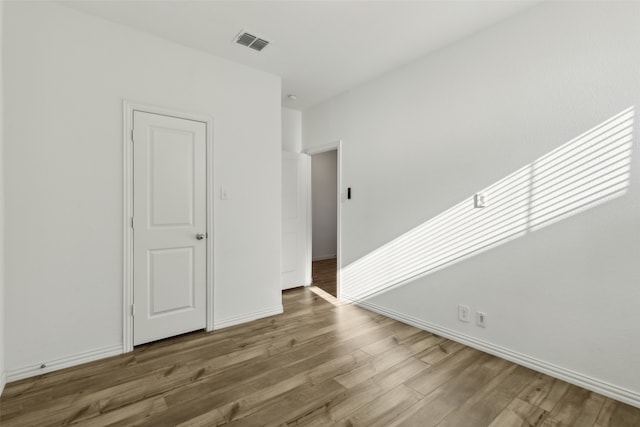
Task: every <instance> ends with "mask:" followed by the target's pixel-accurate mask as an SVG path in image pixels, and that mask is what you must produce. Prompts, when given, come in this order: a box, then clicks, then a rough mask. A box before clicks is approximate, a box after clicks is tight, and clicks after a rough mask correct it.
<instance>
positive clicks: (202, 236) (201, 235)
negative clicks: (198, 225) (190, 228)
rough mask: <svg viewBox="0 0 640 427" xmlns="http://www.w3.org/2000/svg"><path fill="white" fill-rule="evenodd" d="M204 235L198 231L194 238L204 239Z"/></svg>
mask: <svg viewBox="0 0 640 427" xmlns="http://www.w3.org/2000/svg"><path fill="white" fill-rule="evenodd" d="M204 236H205V234H204V233H198V234H196V239H198V240H202V239H204Z"/></svg>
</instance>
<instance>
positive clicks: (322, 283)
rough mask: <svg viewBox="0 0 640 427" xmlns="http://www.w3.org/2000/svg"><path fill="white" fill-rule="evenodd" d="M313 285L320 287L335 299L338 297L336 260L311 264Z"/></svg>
mask: <svg viewBox="0 0 640 427" xmlns="http://www.w3.org/2000/svg"><path fill="white" fill-rule="evenodd" d="M311 274H312V276H313V285H314V286H317V287H319V288H320V289H322V290H323V291H325V292H328V293H330V294H331V295H333V296H334V297H336V296H338V294H337V293H336V292H337V289H336V259H335V258H331V259H323V260H321V261H313V263H312V264H311Z"/></svg>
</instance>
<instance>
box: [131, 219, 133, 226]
mask: <svg viewBox="0 0 640 427" xmlns="http://www.w3.org/2000/svg"><path fill="white" fill-rule="evenodd" d="M131 228H133V217H131Z"/></svg>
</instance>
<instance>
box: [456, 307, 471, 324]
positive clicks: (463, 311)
mask: <svg viewBox="0 0 640 427" xmlns="http://www.w3.org/2000/svg"><path fill="white" fill-rule="evenodd" d="M469 312H470V311H469V306H468V305H464V304H459V305H458V320H459V321H461V322H468V321H469Z"/></svg>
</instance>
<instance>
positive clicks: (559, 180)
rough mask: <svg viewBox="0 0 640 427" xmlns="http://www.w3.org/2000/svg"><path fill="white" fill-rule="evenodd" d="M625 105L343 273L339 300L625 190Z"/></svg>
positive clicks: (629, 112) (628, 134)
mask: <svg viewBox="0 0 640 427" xmlns="http://www.w3.org/2000/svg"><path fill="white" fill-rule="evenodd" d="M633 115H634V108H633V107H630V108H628V109H626V110H624V111H622V112H621V113H619V114H617V115H616V116H614V117H612V118H611V119H609V120H607V121H605V122H604V123H602V124H600V125H598V126H596V127H594V128H593V129H590V130H589V131H587V132H585V133H584V134H582V135H580V136H578V137H577V138H574V139H573V140H571V141H569V142H567V143H566V144H564V145H562V146H560V147H559V148H557V149H555V150H553V151H551V152H550V153H548V154H546V155H544V156H542V157H540V158H539V159H537V160H536V161H534V162H533V163H531V164H529V165H527V166H525V167H523V168H521V169H519V170H517V171H516V172H514V173H512V174H511V175H509V176H507V177H505V178H503V179H502V180H500V181H498V182H497V183H495V184H493V185H491V186H489V187H487V188H485V189H483V190H481V191H480V193H482V194H483V195H484V196H485V199H486V201H487V205H486V207H485V208H481V209H477V208H474V197H473V196H470V197H468V198H467V199H465V200H463V201H462V202H460V203H459V204H457V205H455V206H454V207H452V208H450V209H449V210H447V211H445V212H443V213H441V214H439V215H437V216H435V217H434V218H432V219H430V220H428V221H427V222H425V223H423V224H421V225H419V226H418V227H416V228H414V229H413V230H410V231H409V232H407V233H405V234H403V235H402V236H400V237H398V238H396V239H394V240H392V241H391V242H389V243H387V244H386V245H384V246H381V247H380V248H378V249H376V250H374V251H372V252H370V253H369V254H367V255H365V256H364V257H362V258H360V259H359V260H357V261H354V262H353V263H351V264H350V265H348V266H346V267H344V268H343V269H342V270H341V294H342V296H343V297H346V298H349V299H353V300H362V299H364V298H367V297H370V296H373V295H375V294H377V293H379V292H382V291H385V290H387V289H389V288H391V287H395V286H399V285H402V284H403V283H406V282H408V281H410V280H413V279H416V278H418V277H421V276H424V275H426V274H429V273H432V272H434V271H436V270H438V269H441V268H444V267H447V266H449V265H451V264H453V263H455V262H458V261H461V260H463V259H465V258H468V257H470V256H473V255H476V254H478V253H480V252H482V251H486V250H488V249H490V248H492V247H495V246H497V245H500V244H503V243H505V242H507V241H509V240H512V239H515V238H517V237H521V236H522V235H524V234H526V233H527V232H529V231H534V230H537V229H539V228H542V227H544V226H546V225H549V224H551V223H553V222H556V221H559V220H561V219H564V218H567V217H568V216H571V215H575V214H576V213H578V212H581V211H584V210H586V209H589V208H591V207H593V206H596V205H598V204H601V203H603V202H605V201H607V200H611V199H612V198H615V197H618V196H620V195H622V194H624V192H626V190H627V187H628V186H629V178H630V173H631V149H632V144H633V138H632V131H633Z"/></svg>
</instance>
